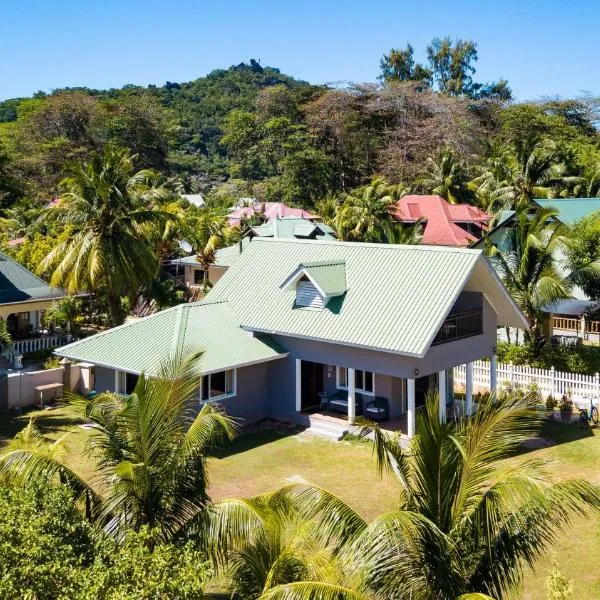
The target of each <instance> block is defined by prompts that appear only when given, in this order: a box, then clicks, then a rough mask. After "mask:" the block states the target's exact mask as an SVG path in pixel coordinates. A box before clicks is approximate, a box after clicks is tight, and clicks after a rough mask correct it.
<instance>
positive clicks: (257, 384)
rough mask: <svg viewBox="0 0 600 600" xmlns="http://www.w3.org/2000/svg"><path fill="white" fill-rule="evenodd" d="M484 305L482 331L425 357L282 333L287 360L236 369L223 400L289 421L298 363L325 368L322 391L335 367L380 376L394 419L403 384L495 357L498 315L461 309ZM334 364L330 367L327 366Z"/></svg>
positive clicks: (101, 383) (236, 408)
mask: <svg viewBox="0 0 600 600" xmlns="http://www.w3.org/2000/svg"><path fill="white" fill-rule="evenodd" d="M481 303H483V333H482V334H481V335H477V336H473V337H469V338H465V339H462V340H458V341H455V342H448V343H446V344H439V345H437V346H434V347H432V348H430V350H429V351H428V352H427V354H426V355H425V356H424V357H423V358H411V357H408V356H400V355H395V354H390V353H388V352H377V351H374V350H366V349H362V348H356V347H350V346H342V345H339V344H328V343H325V342H318V341H312V340H304V339H300V338H292V337H288V336H282V335H274V336H272V337H273V338H274V340H275V342H276V343H277V344H278V345H279V346H280V347H281V348H282V349H283V350H285V351H286V352H288V354H289V355H288V357H286V358H282V359H279V360H274V361H271V362H268V363H262V364H258V365H254V366H250V367H244V368H241V369H238V370H237V394H236V396H235V397H233V398H228V399H226V400H224V401H222V402H221V404H222V405H223V406H224V407H225V409H226V410H227V412H228V414H230V415H232V416H235V417H238V418H240V419H241V420H242V421H241V423H242V424H244V423H249V422H253V421H257V420H260V419H262V418H265V417H276V418H281V419H290V418H292V417H293V416H294V415H295V414H296V359H300V360H306V361H311V362H317V363H322V364H323V365H325V369H324V375H323V389H324V390H326V391H328V392H331V393H333V392H335V391H336V369H335V367H336V366H342V367H350V368H354V369H364V370H366V371H372V372H373V373H375V393H376V395H378V396H383V397H385V398H388V399H389V400H390V413H391V414H390V416H391V417H397V416H400V415H401V414H402V413H403V412H404V410H405V397H406V386H405V382H404V380H405V379H407V378H414V377H415V370H418V371H419V375H418V376H419V377H424V376H427V375H430V374H434V373H438V372H439V371H442V370H445V369H451V368H453V367H455V366H457V365H460V364H464V363H466V362H470V361H474V360H477V359H480V358H483V357H487V356H491V355H492V354H493V352H494V348H495V346H496V340H497V338H496V329H497V319H496V313H495V312H494V310H493V309H492V307H491V306H490V305H489V303H488V302H487V301H486V300H485V298H484V297H483V296H482V295H481V294H464V295H463V296H461V298H459V302H457V305H456V307H457V308H459V309H460V310H464V309H465V308H470V307H474V305H475V306H477V305H481ZM328 366H331V369H329V368H328ZM114 380H115V378H114V371H113V370H112V369H106V368H103V367H96V390H97V391H99V392H101V391H104V390H113V389H114ZM366 398H370V397H366Z"/></svg>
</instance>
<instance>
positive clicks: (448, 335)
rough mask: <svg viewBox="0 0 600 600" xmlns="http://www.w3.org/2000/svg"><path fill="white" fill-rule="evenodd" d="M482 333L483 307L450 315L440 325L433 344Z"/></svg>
mask: <svg viewBox="0 0 600 600" xmlns="http://www.w3.org/2000/svg"><path fill="white" fill-rule="evenodd" d="M482 333H483V309H481V308H476V309H474V310H468V311H464V312H459V313H454V314H452V315H450V316H449V317H448V318H447V319H446V320H445V321H444V323H443V324H442V326H441V327H440V330H439V331H438V334H437V335H436V336H435V339H434V340H433V344H432V345H435V344H446V343H447V342H454V341H456V340H461V339H463V338H466V337H472V336H474V335H480V334H482Z"/></svg>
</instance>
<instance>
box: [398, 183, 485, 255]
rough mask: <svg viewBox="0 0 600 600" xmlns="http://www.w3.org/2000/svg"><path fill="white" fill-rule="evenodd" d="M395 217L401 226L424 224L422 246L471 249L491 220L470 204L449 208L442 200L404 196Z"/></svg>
mask: <svg viewBox="0 0 600 600" xmlns="http://www.w3.org/2000/svg"><path fill="white" fill-rule="evenodd" d="M396 206H397V209H396V212H395V213H394V216H395V217H396V219H398V220H399V221H400V222H402V223H407V224H413V223H416V222H417V221H419V220H421V221H423V224H424V229H423V238H422V240H421V243H422V244H431V245H434V246H464V247H466V246H468V245H469V244H472V243H473V242H474V241H476V240H477V239H478V238H480V237H481V235H482V234H483V233H484V232H485V231H486V229H487V225H488V223H489V222H490V221H491V219H492V217H491V216H490V215H488V214H487V213H485V212H484V211H482V210H481V209H479V208H477V207H475V206H471V205H469V204H450V203H449V202H447V201H446V200H444V198H442V197H441V196H419V195H414V194H412V195H409V196H404V198H401V199H400V200H398V202H396Z"/></svg>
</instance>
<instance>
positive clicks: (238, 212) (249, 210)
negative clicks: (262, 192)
mask: <svg viewBox="0 0 600 600" xmlns="http://www.w3.org/2000/svg"><path fill="white" fill-rule="evenodd" d="M244 200H245V202H243V203H241V202H240V203H238V206H236V207H235V208H233V209H232V210H231V212H230V213H229V215H228V216H227V220H228V223H229V225H230V226H231V227H239V226H241V225H242V223H243V222H244V221H247V220H249V219H251V218H253V217H260V218H261V219H262V220H263V221H264V222H265V223H268V222H269V221H272V220H273V219H275V218H277V217H279V218H285V217H298V218H300V219H308V220H309V221H317V220H318V219H319V217H318V216H317V215H313V214H312V213H310V212H309V211H307V210H304V209H303V208H293V207H291V206H287V205H285V204H283V203H281V202H259V201H258V200H255V199H253V198H249V199H244ZM240 204H241V205H240Z"/></svg>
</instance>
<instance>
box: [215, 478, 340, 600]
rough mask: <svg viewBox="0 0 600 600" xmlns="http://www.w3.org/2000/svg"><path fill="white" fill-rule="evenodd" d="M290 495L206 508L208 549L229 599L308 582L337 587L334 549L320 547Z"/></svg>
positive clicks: (251, 599) (250, 598) (249, 599)
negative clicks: (223, 582) (207, 515)
mask: <svg viewBox="0 0 600 600" xmlns="http://www.w3.org/2000/svg"><path fill="white" fill-rule="evenodd" d="M292 492H296V486H295V485H291V486H286V487H284V488H282V489H280V490H277V491H275V492H272V493H269V494H264V495H261V496H258V497H256V498H245V499H241V500H223V501H221V502H218V503H217V504H215V505H213V506H212V507H211V509H210V511H209V518H208V523H209V525H208V534H207V537H208V538H209V539H210V540H211V544H210V546H209V549H210V552H211V554H212V555H213V556H215V558H216V564H217V569H218V572H219V573H220V574H221V573H222V574H223V575H224V576H225V579H226V580H227V581H228V582H229V587H230V591H231V593H232V595H233V597H235V598H240V599H243V600H256V599H257V598H262V597H263V594H268V592H269V590H271V589H273V588H275V587H276V586H278V585H282V584H288V583H292V582H302V581H307V580H310V581H321V582H328V583H331V584H334V585H338V584H339V582H340V577H341V572H340V571H339V569H338V565H337V560H336V557H335V552H334V551H333V550H334V548H333V546H331V547H328V546H327V545H326V544H322V543H321V540H320V537H319V535H318V532H317V531H316V530H315V523H314V522H312V521H310V520H307V519H303V518H301V516H300V515H299V513H298V512H297V511H296V510H295V509H294V506H293V501H292V500H293V493H292ZM319 493H321V494H324V495H326V496H327V497H328V498H329V499H330V501H333V499H334V497H331V496H328V495H327V492H325V490H319Z"/></svg>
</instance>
